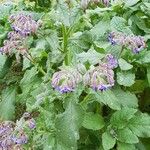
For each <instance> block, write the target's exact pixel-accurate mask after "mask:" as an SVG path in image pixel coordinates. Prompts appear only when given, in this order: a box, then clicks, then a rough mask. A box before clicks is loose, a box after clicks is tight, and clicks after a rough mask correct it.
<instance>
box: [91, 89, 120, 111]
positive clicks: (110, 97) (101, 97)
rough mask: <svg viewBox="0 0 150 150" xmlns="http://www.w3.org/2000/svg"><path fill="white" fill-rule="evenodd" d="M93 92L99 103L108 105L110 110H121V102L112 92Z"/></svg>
mask: <svg viewBox="0 0 150 150" xmlns="http://www.w3.org/2000/svg"><path fill="white" fill-rule="evenodd" d="M91 92H92V93H93V94H94V95H93V96H95V100H96V101H97V102H99V103H103V104H105V105H108V106H109V107H110V108H112V109H114V110H119V109H120V104H119V100H118V99H117V97H116V96H115V95H114V93H113V92H112V91H111V90H107V91H103V92H100V91H97V92H95V91H93V90H92V91H91Z"/></svg>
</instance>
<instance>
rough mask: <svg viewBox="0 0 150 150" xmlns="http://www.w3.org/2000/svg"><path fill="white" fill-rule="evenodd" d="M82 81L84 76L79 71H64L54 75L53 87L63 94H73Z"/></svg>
mask: <svg viewBox="0 0 150 150" xmlns="http://www.w3.org/2000/svg"><path fill="white" fill-rule="evenodd" d="M81 81H82V76H81V74H80V73H79V72H78V71H77V70H74V69H63V70H61V71H59V72H56V73H54V75H53V77H52V87H53V88H55V89H56V90H58V91H60V92H61V93H67V92H72V91H74V89H75V88H76V86H77V84H78V83H80V82H81Z"/></svg>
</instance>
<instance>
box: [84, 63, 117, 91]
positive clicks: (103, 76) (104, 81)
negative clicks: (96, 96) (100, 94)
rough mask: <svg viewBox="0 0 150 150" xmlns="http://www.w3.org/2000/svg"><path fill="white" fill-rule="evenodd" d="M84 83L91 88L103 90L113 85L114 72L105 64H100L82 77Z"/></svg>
mask: <svg viewBox="0 0 150 150" xmlns="http://www.w3.org/2000/svg"><path fill="white" fill-rule="evenodd" d="M83 81H84V84H85V85H88V86H90V87H91V88H92V89H93V90H95V91H97V90H100V91H104V90H107V89H108V88H111V87H112V86H114V82H115V81H114V72H113V70H112V68H110V67H108V65H107V64H104V63H103V64H100V65H99V66H98V67H95V68H93V69H91V70H89V71H88V72H87V73H86V74H85V75H84V77H83Z"/></svg>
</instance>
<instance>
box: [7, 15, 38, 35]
mask: <svg viewBox="0 0 150 150" xmlns="http://www.w3.org/2000/svg"><path fill="white" fill-rule="evenodd" d="M9 20H10V22H11V23H12V29H13V30H14V31H16V32H18V33H19V34H20V35H21V36H27V35H30V34H31V33H36V31H37V29H38V27H39V26H40V25H41V22H40V21H38V22H36V21H35V20H33V19H32V17H31V16H30V15H24V14H18V15H11V16H10V18H9Z"/></svg>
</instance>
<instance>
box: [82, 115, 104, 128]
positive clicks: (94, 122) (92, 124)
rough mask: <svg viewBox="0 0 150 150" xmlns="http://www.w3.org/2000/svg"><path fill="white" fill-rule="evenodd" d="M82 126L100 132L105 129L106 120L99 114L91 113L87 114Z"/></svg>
mask: <svg viewBox="0 0 150 150" xmlns="http://www.w3.org/2000/svg"><path fill="white" fill-rule="evenodd" d="M82 125H83V127H85V128H87V129H92V130H100V129H101V128H103V127H104V120H103V117H102V116H100V115H99V114H94V113H92V112H89V113H86V114H85V116H84V121H83V124H82Z"/></svg>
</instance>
